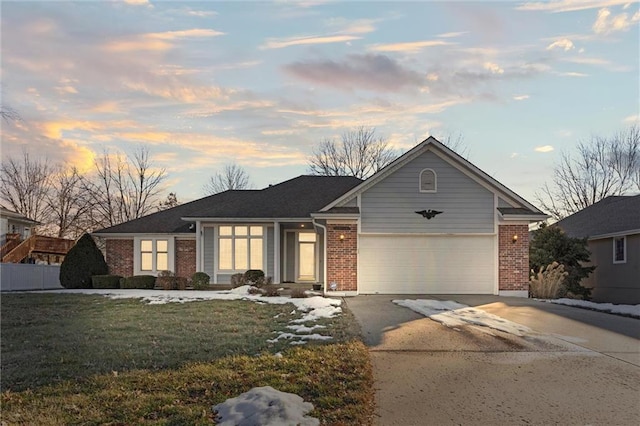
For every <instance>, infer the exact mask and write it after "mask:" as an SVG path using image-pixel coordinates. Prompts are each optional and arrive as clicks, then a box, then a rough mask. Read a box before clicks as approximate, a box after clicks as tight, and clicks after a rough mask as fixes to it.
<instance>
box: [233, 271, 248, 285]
mask: <svg viewBox="0 0 640 426" xmlns="http://www.w3.org/2000/svg"><path fill="white" fill-rule="evenodd" d="M245 284H246V281H245V279H244V274H233V275H231V287H233V288H236V287H242V286H243V285H245Z"/></svg>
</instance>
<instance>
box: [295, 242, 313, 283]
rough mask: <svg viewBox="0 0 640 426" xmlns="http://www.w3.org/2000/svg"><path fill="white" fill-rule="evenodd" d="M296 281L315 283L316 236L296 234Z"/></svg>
mask: <svg viewBox="0 0 640 426" xmlns="http://www.w3.org/2000/svg"><path fill="white" fill-rule="evenodd" d="M297 269H298V274H297V275H298V277H297V281H316V234H312V233H306V232H305V233H302V232H300V233H298V268H297Z"/></svg>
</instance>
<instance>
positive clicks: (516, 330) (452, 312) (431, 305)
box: [393, 299, 532, 336]
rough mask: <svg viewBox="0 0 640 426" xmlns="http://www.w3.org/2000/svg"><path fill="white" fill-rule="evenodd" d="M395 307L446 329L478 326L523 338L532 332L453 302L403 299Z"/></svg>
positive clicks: (527, 328)
mask: <svg viewBox="0 0 640 426" xmlns="http://www.w3.org/2000/svg"><path fill="white" fill-rule="evenodd" d="M393 303H395V304H396V305H400V306H404V307H405V308H409V309H411V310H413V311H415V312H418V313H419V314H422V315H424V316H426V317H428V318H430V319H432V320H434V321H437V322H439V323H441V324H443V325H446V326H447V327H452V328H455V327H459V326H462V325H468V324H472V325H478V326H481V327H488V328H492V329H495V330H499V331H503V332H505V333H510V334H514V335H516V336H524V335H525V334H529V333H531V332H532V330H531V329H530V328H529V327H526V326H524V325H521V324H517V323H515V322H512V321H508V320H506V319H504V318H501V317H499V316H497V315H493V314H490V313H488V312H485V311H483V310H481V309H476V308H470V307H469V306H467V305H463V304H461V303H457V302H454V301H451V300H449V301H440V300H429V299H416V300H411V299H404V300H394V301H393Z"/></svg>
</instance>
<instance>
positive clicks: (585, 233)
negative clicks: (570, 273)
mask: <svg viewBox="0 0 640 426" xmlns="http://www.w3.org/2000/svg"><path fill="white" fill-rule="evenodd" d="M556 225H557V226H559V227H560V228H561V229H562V230H563V231H564V232H565V233H566V234H567V235H568V236H569V237H573V238H587V244H588V248H589V250H590V251H591V264H592V265H595V266H596V269H595V271H594V272H593V273H592V274H591V275H590V276H589V277H588V278H586V279H585V280H583V282H582V285H583V286H585V287H591V288H593V291H592V294H591V296H592V298H593V300H594V301H596V302H610V303H625V304H639V303H640V195H635V196H612V197H607V198H604V199H603V200H601V201H599V202H597V203H595V204H592V205H591V206H589V207H587V208H584V209H582V210H580V211H579V212H577V213H574V214H572V215H571V216H568V217H566V218H564V219H562V220H561V221H559V222H557V224H556Z"/></svg>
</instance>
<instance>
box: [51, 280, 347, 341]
mask: <svg viewBox="0 0 640 426" xmlns="http://www.w3.org/2000/svg"><path fill="white" fill-rule="evenodd" d="M250 289H251V286H248V285H245V286H241V287H236V288H234V289H232V290H224V291H190V290H170V291H167V290H129V289H118V290H103V289H73V290H71V289H63V290H47V291H43V292H41V293H73V294H100V295H103V296H105V297H109V298H111V299H130V298H138V299H142V301H144V302H147V303H149V304H150V305H161V304H165V303H187V302H196V301H203V300H249V301H252V302H255V303H271V304H275V305H284V304H286V303H291V304H293V305H294V306H295V307H296V309H295V310H293V311H291V315H294V314H295V313H296V311H299V312H303V313H305V315H304V316H303V317H302V318H300V319H296V320H292V321H290V323H291V325H289V326H287V327H288V328H290V329H292V330H294V331H295V332H296V334H293V333H283V334H281V335H280V336H283V335H284V334H287V336H286V337H280V336H278V337H277V338H275V339H273V340H269V342H276V341H278V340H279V339H281V338H286V339H291V342H290V344H292V345H294V344H298V345H303V344H305V343H306V342H307V341H308V340H328V339H331V337H330V336H321V335H319V334H312V335H309V334H308V333H310V332H311V331H313V330H314V329H316V328H321V327H322V326H320V325H314V326H313V327H307V326H304V325H302V324H304V323H307V322H315V321H318V320H320V319H322V318H333V317H335V316H337V315H340V314H341V313H342V308H341V307H340V305H341V304H342V300H341V299H329V298H326V297H322V296H313V297H308V298H290V297H284V296H278V297H265V296H261V295H259V294H250V293H249V291H250ZM313 336H316V337H313ZM295 339H298V340H295Z"/></svg>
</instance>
